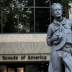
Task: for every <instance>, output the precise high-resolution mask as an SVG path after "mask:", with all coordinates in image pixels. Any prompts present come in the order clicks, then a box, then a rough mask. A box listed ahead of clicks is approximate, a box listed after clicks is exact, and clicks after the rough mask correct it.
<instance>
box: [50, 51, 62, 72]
mask: <svg viewBox="0 0 72 72" xmlns="http://www.w3.org/2000/svg"><path fill="white" fill-rule="evenodd" d="M51 62H52V68H53V72H61V58H60V56H59V51H53V52H52V54H51Z"/></svg>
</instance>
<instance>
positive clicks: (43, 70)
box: [0, 62, 48, 72]
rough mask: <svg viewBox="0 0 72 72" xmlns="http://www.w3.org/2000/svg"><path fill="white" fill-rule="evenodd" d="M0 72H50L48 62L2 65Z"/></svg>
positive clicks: (0, 65) (0, 64)
mask: <svg viewBox="0 0 72 72" xmlns="http://www.w3.org/2000/svg"><path fill="white" fill-rule="evenodd" d="M0 72H48V62H27V63H23V62H17V63H11V62H10V63H0Z"/></svg>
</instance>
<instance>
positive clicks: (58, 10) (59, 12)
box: [52, 4, 63, 17]
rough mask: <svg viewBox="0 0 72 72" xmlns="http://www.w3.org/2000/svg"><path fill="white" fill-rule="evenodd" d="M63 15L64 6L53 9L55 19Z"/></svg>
mask: <svg viewBox="0 0 72 72" xmlns="http://www.w3.org/2000/svg"><path fill="white" fill-rule="evenodd" d="M62 14H63V11H62V6H61V5H58V4H57V5H54V6H53V7H52V15H53V16H54V17H61V16H62Z"/></svg>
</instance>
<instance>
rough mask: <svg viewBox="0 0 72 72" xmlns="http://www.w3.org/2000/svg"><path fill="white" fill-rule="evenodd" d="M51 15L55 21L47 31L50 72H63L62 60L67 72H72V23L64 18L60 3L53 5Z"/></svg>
mask: <svg viewBox="0 0 72 72" xmlns="http://www.w3.org/2000/svg"><path fill="white" fill-rule="evenodd" d="M51 13H52V16H53V17H54V20H53V22H52V23H51V24H50V25H49V26H48V31H47V44H48V46H51V57H50V63H49V68H48V72H62V71H61V70H62V69H61V67H62V65H61V61H62V60H63V63H64V65H65V72H72V21H71V20H69V19H67V18H65V17H63V16H62V15H63V6H62V5H61V4H60V3H53V4H52V5H51Z"/></svg>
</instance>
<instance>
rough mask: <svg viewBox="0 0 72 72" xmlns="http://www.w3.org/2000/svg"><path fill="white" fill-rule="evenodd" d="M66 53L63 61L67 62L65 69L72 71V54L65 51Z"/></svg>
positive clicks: (67, 71) (68, 71)
mask: <svg viewBox="0 0 72 72" xmlns="http://www.w3.org/2000/svg"><path fill="white" fill-rule="evenodd" d="M64 55H65V57H64V58H63V61H64V63H65V69H66V70H65V71H66V72H72V56H71V54H70V53H65V54H64Z"/></svg>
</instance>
